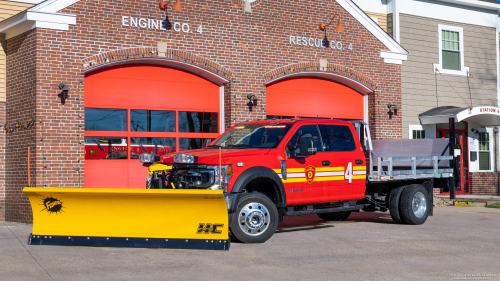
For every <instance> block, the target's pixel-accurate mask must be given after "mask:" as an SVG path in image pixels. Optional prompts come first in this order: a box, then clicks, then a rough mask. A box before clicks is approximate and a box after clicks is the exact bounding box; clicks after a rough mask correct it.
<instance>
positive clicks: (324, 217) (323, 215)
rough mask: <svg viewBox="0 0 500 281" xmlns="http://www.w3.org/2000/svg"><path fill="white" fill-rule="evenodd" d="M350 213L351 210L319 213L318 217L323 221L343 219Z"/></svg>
mask: <svg viewBox="0 0 500 281" xmlns="http://www.w3.org/2000/svg"><path fill="white" fill-rule="evenodd" d="M350 215H351V211H344V212H333V213H319V214H318V217H319V218H320V219H322V220H325V221H345V220H346V219H347V218H348V217H349V216H350Z"/></svg>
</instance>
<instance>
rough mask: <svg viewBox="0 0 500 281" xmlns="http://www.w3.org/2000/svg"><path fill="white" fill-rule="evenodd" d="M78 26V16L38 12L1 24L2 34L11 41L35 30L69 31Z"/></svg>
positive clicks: (28, 13) (16, 17) (26, 13)
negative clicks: (70, 26)
mask: <svg viewBox="0 0 500 281" xmlns="http://www.w3.org/2000/svg"><path fill="white" fill-rule="evenodd" d="M75 24H76V16H75V15H68V14H55V13H47V12H37V11H29V10H28V11H25V12H23V13H21V14H19V15H17V16H14V17H12V18H9V19H7V20H5V21H2V22H1V23H0V33H5V39H10V38H12V37H14V36H17V35H19V34H21V33H24V32H26V31H28V30H31V29H34V28H37V27H38V28H47V29H56V30H68V29H69V25H75Z"/></svg>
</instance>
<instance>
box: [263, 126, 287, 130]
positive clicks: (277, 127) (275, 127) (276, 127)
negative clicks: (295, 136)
mask: <svg viewBox="0 0 500 281" xmlns="http://www.w3.org/2000/svg"><path fill="white" fill-rule="evenodd" d="M285 127H286V125H272V126H264V128H266V129H279V128H285Z"/></svg>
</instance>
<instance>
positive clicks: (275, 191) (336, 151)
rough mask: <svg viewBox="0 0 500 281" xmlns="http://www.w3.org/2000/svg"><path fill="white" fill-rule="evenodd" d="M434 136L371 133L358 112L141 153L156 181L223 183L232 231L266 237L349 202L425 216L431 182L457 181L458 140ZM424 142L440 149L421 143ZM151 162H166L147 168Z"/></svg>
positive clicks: (339, 214)
mask: <svg viewBox="0 0 500 281" xmlns="http://www.w3.org/2000/svg"><path fill="white" fill-rule="evenodd" d="M450 135H451V134H450ZM439 141H441V142H442V140H438V141H435V140H387V141H383V140H373V141H372V139H371V138H370V131H369V129H368V126H367V125H366V124H365V123H364V122H348V121H336V120H322V119H313V120H311V119H278V120H276V119H274V120H257V121H251V122H244V123H241V124H238V125H235V126H233V127H232V128H230V129H229V130H227V131H226V132H225V133H224V134H222V135H221V136H220V137H218V138H217V139H216V140H214V141H212V142H211V143H210V144H209V145H208V146H206V147H205V148H204V149H199V150H191V151H183V152H179V153H172V154H166V155H163V156H155V155H152V154H146V153H145V154H141V157H140V161H141V162H143V163H144V165H145V166H150V170H155V172H154V173H153V175H152V177H151V182H150V184H151V186H152V188H179V189H223V191H224V194H225V198H226V202H227V208H228V213H229V227H230V230H231V232H232V234H233V235H234V236H235V237H236V238H237V239H238V240H240V241H242V242H246V243H262V242H264V241H266V240H267V239H269V238H270V237H271V236H272V235H273V233H274V232H275V230H276V228H277V226H278V224H280V223H281V222H282V221H283V217H284V216H298V215H305V214H317V215H318V216H319V217H320V218H321V219H324V220H345V219H347V218H348V217H349V215H350V214H351V212H353V211H354V212H355V211H359V210H363V211H369V212H373V211H381V212H385V211H388V210H389V211H390V214H391V217H392V219H393V220H394V221H395V222H396V223H405V224H412V225H419V224H422V223H424V222H425V221H426V220H427V217H428V216H429V215H432V212H433V196H432V193H433V192H432V191H433V188H434V187H441V188H444V189H450V188H451V189H453V186H455V185H456V184H457V182H458V181H459V179H458V177H459V175H460V170H459V167H460V165H454V163H455V164H456V158H457V157H456V156H453V155H449V154H450V153H448V154H446V152H447V151H448V152H449V151H454V152H455V149H453V150H451V148H450V150H449V146H447V145H446V144H448V140H446V143H439ZM374 146H377V147H379V148H380V151H385V152H384V153H385V155H380V154H378V153H377V149H374ZM429 146H431V147H432V146H437V150H436V149H420V148H422V147H425V148H427V147H429ZM443 146H444V147H443ZM383 147H386V148H387V147H388V148H389V149H385V150H384V149H383ZM398 147H399V148H398ZM452 147H453V146H452ZM443 148H444V149H443ZM441 150H442V151H443V152H442V153H436V151H439V152H441ZM387 151H388V152H387ZM424 152H425V153H424ZM412 153H413V154H412ZM445 154H446V155H445ZM455 154H456V152H455ZM154 162H158V164H160V165H158V166H161V165H165V164H167V166H165V167H168V168H165V169H164V170H161V169H158V168H156V169H151V168H152V167H154ZM207 212H210V210H207Z"/></svg>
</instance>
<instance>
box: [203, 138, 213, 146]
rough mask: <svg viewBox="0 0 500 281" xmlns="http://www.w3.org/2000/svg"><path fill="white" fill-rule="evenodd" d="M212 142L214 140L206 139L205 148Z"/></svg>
mask: <svg viewBox="0 0 500 281" xmlns="http://www.w3.org/2000/svg"><path fill="white" fill-rule="evenodd" d="M211 142H212V139H206V140H205V142H203V148H205V147H207V146H208V145H209V144H210V143H211Z"/></svg>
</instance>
